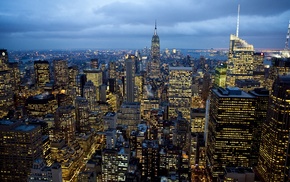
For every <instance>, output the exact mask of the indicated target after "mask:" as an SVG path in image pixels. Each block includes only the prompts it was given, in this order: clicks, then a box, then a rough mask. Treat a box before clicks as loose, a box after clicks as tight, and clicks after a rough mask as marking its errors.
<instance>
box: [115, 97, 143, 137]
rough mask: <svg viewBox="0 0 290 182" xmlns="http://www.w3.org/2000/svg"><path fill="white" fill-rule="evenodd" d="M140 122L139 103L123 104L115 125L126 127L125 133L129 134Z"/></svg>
mask: <svg viewBox="0 0 290 182" xmlns="http://www.w3.org/2000/svg"><path fill="white" fill-rule="evenodd" d="M140 122H141V114H140V103H139V102H123V103H122V105H121V107H120V109H119V111H118V119H117V124H119V125H125V126H128V129H127V132H128V134H129V133H131V131H132V130H134V129H136V127H137V125H138V124H140Z"/></svg>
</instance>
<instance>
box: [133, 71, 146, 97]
mask: <svg viewBox="0 0 290 182" xmlns="http://www.w3.org/2000/svg"><path fill="white" fill-rule="evenodd" d="M143 79H144V77H143V75H141V74H138V75H136V76H135V97H134V98H135V102H141V100H142V98H143V86H144V81H143Z"/></svg>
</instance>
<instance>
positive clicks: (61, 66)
mask: <svg viewBox="0 0 290 182" xmlns="http://www.w3.org/2000/svg"><path fill="white" fill-rule="evenodd" d="M53 68H54V81H55V85H56V86H58V87H59V88H64V89H67V87H68V84H69V74H68V65H67V61H66V60H54V61H53Z"/></svg>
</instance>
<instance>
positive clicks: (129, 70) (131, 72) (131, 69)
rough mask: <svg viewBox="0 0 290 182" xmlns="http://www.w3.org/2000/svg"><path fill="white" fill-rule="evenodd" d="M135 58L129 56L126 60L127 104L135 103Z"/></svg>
mask: <svg viewBox="0 0 290 182" xmlns="http://www.w3.org/2000/svg"><path fill="white" fill-rule="evenodd" d="M135 61H136V60H135V56H134V55H127V56H126V58H125V71H126V77H125V78H126V80H125V96H126V101H127V102H134V98H135V97H134V96H135V94H134V88H135V70H136V68H135Z"/></svg>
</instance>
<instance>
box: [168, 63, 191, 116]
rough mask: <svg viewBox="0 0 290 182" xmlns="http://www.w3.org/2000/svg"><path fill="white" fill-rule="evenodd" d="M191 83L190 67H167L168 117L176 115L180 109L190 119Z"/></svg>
mask: <svg viewBox="0 0 290 182" xmlns="http://www.w3.org/2000/svg"><path fill="white" fill-rule="evenodd" d="M191 85H192V67H169V88H168V100H169V117H176V116H177V113H178V112H177V111H180V112H181V113H182V116H183V117H184V118H185V119H187V120H188V121H190V108H191V97H192V89H191Z"/></svg>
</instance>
